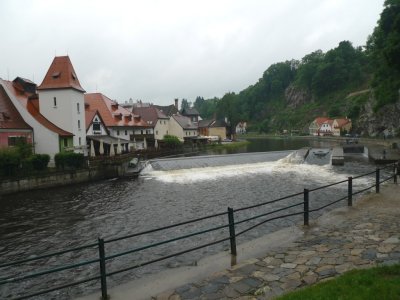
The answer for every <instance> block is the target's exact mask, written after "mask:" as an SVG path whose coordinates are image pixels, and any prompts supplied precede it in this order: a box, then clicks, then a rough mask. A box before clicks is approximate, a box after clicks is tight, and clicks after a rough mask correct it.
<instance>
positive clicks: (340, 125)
mask: <svg viewBox="0 0 400 300" xmlns="http://www.w3.org/2000/svg"><path fill="white" fill-rule="evenodd" d="M335 121H336V123H337V124H338V126H337V128H342V127H343V126H344V125H346V124H348V123H351V121H350V120H349V119H345V118H343V119H335Z"/></svg>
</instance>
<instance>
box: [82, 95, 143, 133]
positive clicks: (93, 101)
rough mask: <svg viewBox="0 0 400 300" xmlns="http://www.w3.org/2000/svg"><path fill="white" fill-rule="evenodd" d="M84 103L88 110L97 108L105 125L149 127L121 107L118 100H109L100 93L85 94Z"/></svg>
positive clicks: (138, 117)
mask: <svg viewBox="0 0 400 300" xmlns="http://www.w3.org/2000/svg"><path fill="white" fill-rule="evenodd" d="M85 104H86V105H88V106H89V107H88V108H85V109H88V110H97V111H98V112H99V114H100V116H101V118H102V120H103V122H104V124H105V125H106V127H113V126H114V127H115V126H137V127H149V125H147V124H146V122H144V121H143V120H142V119H141V118H140V116H138V115H135V114H133V113H132V112H130V111H129V110H127V109H125V108H123V107H122V106H121V105H119V104H118V102H116V101H113V100H111V99H110V98H108V97H107V96H105V95H103V94H101V93H90V94H85Z"/></svg>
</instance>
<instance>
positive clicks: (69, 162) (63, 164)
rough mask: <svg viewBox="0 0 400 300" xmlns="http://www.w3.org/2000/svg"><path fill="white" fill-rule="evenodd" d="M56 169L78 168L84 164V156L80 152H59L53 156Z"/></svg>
mask: <svg viewBox="0 0 400 300" xmlns="http://www.w3.org/2000/svg"><path fill="white" fill-rule="evenodd" d="M54 161H55V163H56V167H57V168H58V169H62V170H64V169H65V168H67V169H79V168H82V167H83V166H84V165H85V157H84V156H83V154H81V153H74V152H61V153H57V154H56V155H55V156H54Z"/></svg>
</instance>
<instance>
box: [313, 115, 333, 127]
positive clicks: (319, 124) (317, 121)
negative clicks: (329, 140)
mask: <svg viewBox="0 0 400 300" xmlns="http://www.w3.org/2000/svg"><path fill="white" fill-rule="evenodd" d="M328 120H330V119H329V118H327V117H318V118H316V119H315V120H314V122H315V123H316V124H317V125H318V126H321V125H322V123H325V122H326V121H328Z"/></svg>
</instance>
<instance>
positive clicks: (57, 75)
mask: <svg viewBox="0 0 400 300" xmlns="http://www.w3.org/2000/svg"><path fill="white" fill-rule="evenodd" d="M60 75H61V72H54V73H53V74H52V75H51V77H53V79H57V78H59V77H60Z"/></svg>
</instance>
